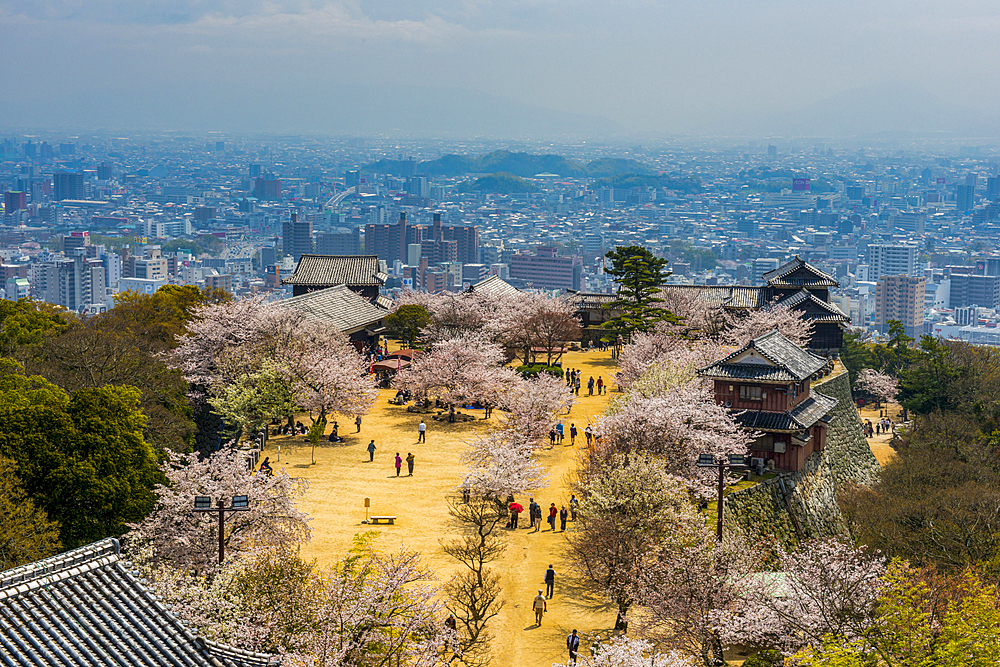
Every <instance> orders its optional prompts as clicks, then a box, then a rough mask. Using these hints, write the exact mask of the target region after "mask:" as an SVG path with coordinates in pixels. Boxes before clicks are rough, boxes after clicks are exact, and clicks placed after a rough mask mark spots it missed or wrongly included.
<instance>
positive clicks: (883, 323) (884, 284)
mask: <svg viewBox="0 0 1000 667" xmlns="http://www.w3.org/2000/svg"><path fill="white" fill-rule="evenodd" d="M952 280H954V276H953V277H952ZM924 287H925V280H924V277H923V276H920V277H914V276H908V275H896V276H889V275H883V276H881V277H880V278H879V279H878V282H877V283H876V284H875V326H876V327H878V330H879V331H880V332H881V333H886V332H887V331H888V329H889V321H890V320H898V321H900V322H902V324H903V328H904V329H905V330H906V335H907V336H912V337H914V338H916V337H917V336H919V335H920V334H921V332H922V331H923V324H924V292H925V289H924Z"/></svg>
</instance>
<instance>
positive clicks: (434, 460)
mask: <svg viewBox="0 0 1000 667" xmlns="http://www.w3.org/2000/svg"><path fill="white" fill-rule="evenodd" d="M562 362H563V367H564V368H567V369H569V368H579V369H581V370H582V387H581V390H580V397H579V399H578V402H577V404H576V405H575V406H573V409H572V410H571V412H570V414H569V415H567V416H566V417H565V418H564V420H563V425H564V428H565V432H566V437H565V440H564V443H563V445H562V446H559V445H557V446H556V447H555V448H554V449H551V450H542V451H540V452H539V453H538V459H539V461H540V462H541V463H542V464H543V465H544V466H545V467H546V469H547V470H548V474H549V486H548V487H547V488H545V489H542V490H541V491H540V492H539V493H538V494H537V495H536V496H535V499H536V500H537V501H538V502H539V503H540V504H541V505H542V506H543V508H546V510H547V508H548V507H549V503H553V502H554V503H556V507H561V506H562V505H564V504H565V505H566V506H567V509H568V508H569V499H570V494H571V493H572V491H571V489H570V486H569V485H570V484H571V482H572V479H573V475H574V474H575V470H576V466H577V456H578V454H579V452H580V451H582V449H583V448H584V447H585V445H586V438H585V437H584V435H583V431H584V427H585V426H586V425H587V420H588V419H589V418H591V417H594V416H596V415H599V414H601V413H603V412H604V409H605V406H606V405H607V399H608V396H607V394H605V395H603V396H598V395H597V394H596V391H597V390H596V388H595V390H594V391H595V394H594V396H588V395H587V380H588V379H589V378H590V376H591V375H593V377H594V379H595V380H596V379H597V377H598V376H601V377H603V379H604V382H605V384H606V385H611V382H610V379H611V372H612V371H613V370H614V369H615V364H614V362H613V361H611V358H610V352H570V353H567V354H566V355H564V356H563V359H562ZM394 394H395V392H394V391H392V390H383V391H381V392H380V395H379V399H378V401H377V402H376V404H375V407H374V408H373V409H372V412H371V413H370V414H368V415H366V416H365V417H364V418H363V419H362V426H361V432H360V433H355V431H356V428H355V426H354V423H353V419H348V418H342V419H338V421H339V426H340V429H339V435H341V436H342V437H343V438H344V441H343V442H341V443H328V442H326V441H325V440H324V441H323V444H322V445H321V446H320V447H317V449H316V465H313V466H311V465H310V464H309V463H310V448H309V444H308V442H307V441H306V439H305V438H304V437H302V436H296V437H278V438H272V439H271V441H270V444H269V447H268V450H267V451H266V452H265V454H266V455H267V456H270V457H271V461H272V463H274V462H275V460H276V459H277V458H278V452H277V447H278V446H279V445H280V446H281V453H280V461H278V462H277V464H276V466H275V467H285V468H287V469H288V471H289V474H291V475H293V476H297V477H299V476H300V477H305V478H306V479H308V480H309V490H308V491H307V492H306V495H305V498H304V499H303V500H302V501H301V503H300V509H302V510H303V511H305V512H306V513H308V514H309V515H310V516H311V517H312V522H311V526H312V529H313V536H312V541H311V542H310V543H309V544H307V545H306V546H305V547H304V548H303V556H304V557H305V558H315V559H317V561H319V563H320V564H321V565H325V566H329V565H332V564H333V563H334V562H335V561H337V560H338V559H339V558H342V557H343V555H344V554H345V553H346V552H347V550H348V549H349V548H350V546H351V543H352V540H353V537H354V535H355V534H357V533H360V532H365V531H367V530H372V531H377V532H378V533H379V534H380V535H381V537H380V538H379V539H378V541H377V542H376V546H377V547H378V548H379V549H382V550H385V551H392V550H393V549H397V548H398V547H400V546H405V547H406V548H408V549H413V550H416V551H419V552H420V554H421V559H422V561H423V563H424V565H425V566H426V567H428V568H429V569H430V570H432V571H433V572H434V573H435V574H436V575H437V576H438V577H439V578H440V580H441V583H444V581H446V580H447V579H448V578H450V577H451V575H452V574H453V573H455V572H457V571H458V569H459V566H458V564H457V562H456V561H454V560H453V559H452V558H451V557H449V556H448V555H447V554H445V553H444V551H443V549H442V548H441V541H442V540H443V539H446V538H447V537H450V536H452V535H457V534H458V526H457V524H456V523H455V521H454V520H453V519H452V518H451V516H450V515H449V514H448V504H447V502H446V497H447V496H449V495H451V494H454V493H455V489H456V487H457V486H458V484H459V482H460V481H461V478H462V475H463V474H464V473H465V468H464V466H463V465H462V463H461V461H460V455H461V453H462V452H463V451H464V450H465V448H466V445H465V444H464V443H465V441H466V440H469V439H470V438H471V437H472V435H473V434H474V433H476V432H477V431H478V432H484V431H485V430H486V427H487V426H488V425H490V423H491V422H492V421H493V420H496V419H503V415H502V413H500V412H499V411H498V412H494V416H493V417H492V418H491V419H490V420H488V421H484V420H483V419H482V415H483V412H482V411H481V410H472V411H466V410H463V412H467V413H471V414H474V415H476V416H477V420H476V421H470V422H461V423H455V424H449V423H448V422H447V421H436V420H433V419H430V418H429V417H430V416H429V415H428V416H425V417H426V423H427V442H426V443H419V444H418V443H417V425H418V424H419V423H420V419H421V415H418V414H413V413H409V412H407V411H406V408H405V407H400V406H395V405H390V404H389V402H388V400H389V398H391V397H392V396H393V395H394ZM570 424H576V427H577V429H578V430H579V435H578V436H577V439H576V446H575V447H571V446H570V445H569V442H570V438H569V427H570ZM331 428H332V421H331ZM328 432H329V429H328ZM373 438H374V440H375V447H376V450H375V461H374V462H373V463H369V462H368V451H367V449H366V448H367V446H368V443H369V441H371V440H372V439H373ZM396 452H399V455H400V457H401V458H403V459H404V460H405V458H406V455H407V453H408V452H412V453H413V454H414V455H415V457H416V461H415V465H414V471H413V477H408V476H407V469H406V464H405V462H404V464H403V467H402V473H401V475H400V476H399V477H398V478H397V477H396V469H395V466H394V459H395V455H396ZM365 497H369V498H371V508H370V514H373V515H394V516H396V523H395V525H391V526H390V525H377V526H369V525H363V524H362V523H361V522H362V521H363V520H364V518H365V507H364V498H365ZM518 502H520V503H521V504H522V505H524V506H525V508H527V505H528V498H527V497H524V498H518ZM526 515H527V513H524V514H522V515H521V527H520V528H519V530H517V531H516V532H510V531H505V533H506V534H507V536H508V546H507V550H506V552H505V553H504V555H503V556H502V557H501V558H500V559H499V560H498V561H496V562H494V563H493V564H492V567H493V569H494V571H495V572H496V573H497V574H498V575H499V576H500V577H501V581H502V585H503V588H504V596H503V599H504V602H505V604H504V609H503V610H502V611H501V613H500V615H499V616H498V617H496V618H494V619H493V620H491V621H490V625H489V627H490V628H491V629H492V631H493V634H494V637H495V640H494V645H493V655H494V664H495V665H498V666H501V667H502V666H506V665H538V666H543V665H544V666H547V665H551V664H552V663H553V662H564V661H565V659H566V650H565V642H566V635H568V634H569V633H570V632H571V631H572V630H573V629H574V628H576V629H577V630H579V631H580V634H581V635H582V636H584V637H585V638H586V637H587V636H588V635H589V634H590V633H591V632H593V631H599V632H600V633H601V634H602V635H603V636H607V634H608V632H609V629H610V628H612V627H613V626H614V618H615V613H614V610H613V609H612V608H610V607H608V606H606V605H605V603H604V602H603V600H601V599H599V598H594V597H593V596H591V595H589V594H588V593H587V592H586V591H585V590H584V589H583V587H582V586H581V584H580V583H579V581H577V580H576V578H575V577H574V576H573V572H572V570H571V567H570V566H569V564H568V562H567V561H566V551H567V549H566V539H565V536H564V535H563V534H562V533H561V532H558V522H557V524H556V527H557V532H556V533H555V534H553V533H552V532H551V531H550V530H549V528H548V524H547V523H544V522H543V524H542V526H543V528H542V529H541V530H540V531H539V532H537V533H536V532H529V529H528V528H527V525H528V521H527V518H526ZM546 516H547V511H546ZM572 530H573V523H572V521H571V522H569V524H568V526H567V532H568V531H572ZM550 563H551V564H552V565H554V567H555V570H556V573H557V574H556V585H555V596H554V598H553V599H552V600H550V601H549V611H548V613H547V614H545V616H544V618H543V620H542V626H541V627H540V628H535V627H534V614H533V613H532V611H531V601H532V598H534V596H535V595H536V594H537V591H538V589H539V588H544V582H543V576H544V573H545V569H546V568H547V567H548V566H549V564H550ZM581 648H585V647H581Z"/></svg>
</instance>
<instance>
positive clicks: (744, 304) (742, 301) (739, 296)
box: [660, 285, 773, 309]
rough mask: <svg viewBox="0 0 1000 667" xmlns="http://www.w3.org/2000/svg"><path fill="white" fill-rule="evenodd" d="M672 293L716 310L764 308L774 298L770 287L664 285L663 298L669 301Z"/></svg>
mask: <svg viewBox="0 0 1000 667" xmlns="http://www.w3.org/2000/svg"><path fill="white" fill-rule="evenodd" d="M671 292H674V293H676V294H678V295H683V296H687V295H691V296H694V297H696V298H697V299H698V300H699V301H701V302H702V303H703V304H705V305H706V306H709V307H716V308H737V309H744V308H763V307H764V306H765V305H767V303H768V302H769V301H770V300H771V298H772V297H773V294H772V290H771V289H770V288H768V287H747V286H745V285H664V286H663V287H661V288H660V296H661V298H665V299H667V300H668V301H669V298H670V293H671Z"/></svg>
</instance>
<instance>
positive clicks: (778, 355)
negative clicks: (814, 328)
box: [698, 329, 828, 382]
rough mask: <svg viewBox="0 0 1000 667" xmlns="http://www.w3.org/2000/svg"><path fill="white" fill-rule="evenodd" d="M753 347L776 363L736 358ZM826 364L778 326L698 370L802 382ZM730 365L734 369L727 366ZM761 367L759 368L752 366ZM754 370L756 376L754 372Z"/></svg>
mask: <svg viewBox="0 0 1000 667" xmlns="http://www.w3.org/2000/svg"><path fill="white" fill-rule="evenodd" d="M751 349H753V350H756V351H757V353H759V354H760V356H761V357H763V358H764V359H766V360H767V361H770V362H771V364H773V365H768V364H763V363H761V364H755V363H747V362H737V361H736V359H737V358H739V357H740V356H741V355H743V354H744V353H745V352H747V351H748V350H751ZM827 363H828V362H827V360H826V359H824V358H823V357H821V356H819V355H816V354H812V353H811V352H806V351H805V350H803V349H802V348H801V347H799V346H798V345H796V344H795V343H793V342H792V341H790V340H788V339H787V338H785V337H784V336H782V335H781V333H780V332H778V330H777V329H775V330H774V331H769V332H768V333H766V334H764V335H763V336H760V337H758V338H755V339H753V340H752V341H750V342H749V343H748V344H747V345H744V346H743V347H742V348H740V349H739V350H736V351H735V352H733V353H732V354H730V355H729V356H727V357H725V358H724V359H720V360H719V361H716V362H715V363H714V364H710V365H708V366H706V367H705V368H702V369H699V371H698V374H699V375H703V376H706V377H718V378H727V379H728V378H733V379H748V380H751V379H752V380H758V381H762V382H767V381H771V382H801V381H802V380H805V379H806V378H808V377H811V376H812V375H813V374H815V373H817V372H819V371H820V370H822V369H823V368H824V367H825V366H826V365H827ZM730 366H731V367H734V368H727V367H730ZM758 366H759V367H760V370H756V369H755V368H752V367H758ZM753 373H757V375H752V374H753Z"/></svg>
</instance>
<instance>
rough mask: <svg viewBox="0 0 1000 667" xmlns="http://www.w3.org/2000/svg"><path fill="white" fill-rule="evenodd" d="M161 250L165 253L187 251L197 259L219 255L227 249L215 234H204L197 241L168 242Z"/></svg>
mask: <svg viewBox="0 0 1000 667" xmlns="http://www.w3.org/2000/svg"><path fill="white" fill-rule="evenodd" d="M160 249H161V250H162V251H163V252H177V251H178V250H187V251H189V252H190V253H191V254H192V255H194V256H195V257H198V256H200V255H204V254H209V255H218V254H219V253H221V252H222V251H223V250H225V249H226V242H225V241H223V240H222V239H220V238H219V237H218V236H215V235H214V234H202V235H201V236H199V237H198V238H197V239H174V240H173V241H167V242H166V243H164V244H163V245H162V246H160Z"/></svg>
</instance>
